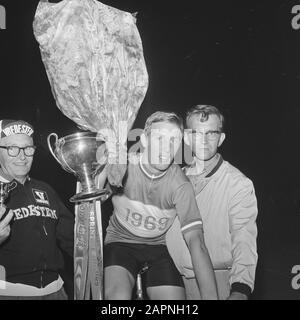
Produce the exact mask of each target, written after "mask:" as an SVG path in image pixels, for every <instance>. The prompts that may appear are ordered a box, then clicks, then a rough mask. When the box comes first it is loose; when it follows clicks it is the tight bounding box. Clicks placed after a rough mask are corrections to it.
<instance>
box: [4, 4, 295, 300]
mask: <svg viewBox="0 0 300 320" xmlns="http://www.w3.org/2000/svg"><path fill="white" fill-rule="evenodd" d="M51 2H59V1H51ZM102 2H103V3H105V4H107V5H111V6H114V7H117V8H119V9H121V10H125V11H128V12H138V16H137V26H138V29H139V32H140V35H141V38H142V41H143V47H144V56H145V60H146V64H147V69H148V73H149V81H150V84H149V89H148V92H147V95H146V98H145V100H144V102H143V104H142V106H141V108H140V111H139V114H138V117H137V119H136V122H135V124H134V128H142V127H143V125H144V122H145V119H146V118H147V117H148V116H149V115H150V114H151V113H153V112H154V111H157V110H161V109H164V110H169V111H176V112H177V113H179V114H180V115H182V116H184V114H185V111H186V110H187V108H189V107H191V106H192V105H194V104H213V105H216V106H218V107H220V108H221V109H222V110H223V112H224V114H225V116H226V119H227V139H226V141H225V143H224V144H223V146H222V149H221V152H222V154H223V157H224V158H225V159H226V160H228V161H230V162H231V163H232V164H233V165H235V166H237V167H238V168H239V169H240V170H241V171H243V172H244V173H245V174H246V175H247V176H248V177H250V178H251V179H252V180H253V182H254V185H255V188H256V194H257V198H258V205H259V216H258V220H257V222H258V231H259V237H258V253H259V263H258V267H257V276H256V288H255V291H254V294H253V298H255V299H299V298H300V289H299V290H295V289H293V288H292V285H291V281H292V278H293V277H294V275H293V274H292V273H291V270H292V267H293V266H294V265H300V233H299V231H298V230H299V228H300V197H299V195H300V182H299V171H300V170H299V160H300V155H299V151H298V148H299V143H298V142H299V138H298V137H299V133H298V130H299V120H300V108H299V94H300V90H299V86H300V29H299V30H294V29H293V28H292V25H291V20H292V18H293V16H294V15H293V14H292V13H291V10H292V8H293V6H295V5H297V4H300V1H296V0H295V1H290V0H289V1H284V0H282V1H263V0H260V1H255V0H252V1H247V0H243V1H227V0H223V1H222V0H220V1H200V0H198V1H189V0H185V1H182V2H181V3H180V2H175V1H169V0H163V1H149V0H148V1H146V0H132V1H130V0H115V1H113V0H111V1H109V0H107V1H102ZM37 4H38V0H26V1H24V0H23V1H22V0H19V1H17V0H9V1H1V0H0V5H3V6H5V8H6V18H7V26H6V30H0V119H5V118H12V119H14V118H15V119H24V120H27V121H29V122H30V123H32V124H33V125H34V126H35V129H36V132H37V135H36V143H37V145H38V151H37V154H36V156H35V161H34V165H33V168H32V176H34V177H36V178H39V179H42V180H45V181H47V182H49V183H50V184H51V185H52V186H53V187H54V188H55V189H56V190H57V191H58V193H59V194H60V195H61V197H62V199H63V200H64V202H65V203H66V205H67V206H68V207H69V208H70V209H72V210H73V208H72V205H71V204H70V203H68V199H69V197H70V196H71V195H73V194H74V192H75V178H74V177H73V176H72V175H70V174H68V173H66V172H65V171H63V169H61V168H60V166H59V164H58V163H56V161H55V160H54V158H53V157H52V156H51V154H50V152H49V151H48V148H47V145H46V137H47V135H48V134H49V133H51V132H56V133H57V134H58V136H59V137H60V136H65V135H67V134H70V133H74V132H76V131H78V129H77V127H76V125H75V123H73V122H72V121H71V120H69V119H68V118H66V117H65V116H64V115H63V114H62V113H61V112H60V110H59V109H58V108H57V107H56V105H55V100H54V98H53V96H52V93H51V89H50V85H49V82H48V79H47V76H46V72H45V69H44V66H43V63H42V61H41V57H40V52H39V47H38V44H37V42H36V40H35V38H34V36H33V31H32V22H33V19H34V14H35V10H36V7H37ZM109 207H110V205H109V203H107V204H105V206H104V208H103V214H104V220H105V215H107V214H108V212H109ZM104 222H105V221H104ZM67 265H69V269H70V263H68V264H67ZM71 267H72V266H71ZM67 275H68V273H67ZM299 282H300V281H299Z"/></svg>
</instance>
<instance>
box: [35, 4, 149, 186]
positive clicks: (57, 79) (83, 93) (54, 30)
mask: <svg viewBox="0 0 300 320" xmlns="http://www.w3.org/2000/svg"><path fill="white" fill-rule="evenodd" d="M33 29H34V35H35V37H36V39H37V41H38V43H39V45H40V50H41V56H42V60H43V62H44V65H45V69H46V72H47V75H48V79H49V82H50V85H51V89H52V92H53V95H54V98H55V100H56V104H57V107H58V108H59V109H60V110H61V111H62V112H63V114H65V115H66V116H67V117H68V118H70V119H71V120H73V121H74V122H75V123H76V124H77V125H78V126H79V127H80V128H83V129H86V130H90V131H92V132H97V133H98V134H99V135H100V137H102V138H104V139H105V140H106V141H107V144H106V145H107V150H108V168H107V171H108V180H109V182H110V183H111V184H112V185H115V186H121V182H122V178H123V175H124V173H125V171H126V165H127V162H126V161H125V163H124V159H126V155H127V147H126V141H127V134H128V131H129V130H130V129H131V127H132V125H133V122H134V120H135V118H136V115H137V112H138V110H139V108H140V106H141V104H142V102H143V100H144V97H145V95H146V91H147V88H148V74H147V70H146V65H145V61H144V56H143V47H142V42H141V38H140V35H139V32H138V30H137V27H136V19H135V17H134V15H132V14H130V13H127V12H124V11H121V10H118V9H116V8H113V7H110V6H107V5H105V4H102V3H101V2H98V1H95V0H64V1H61V2H59V3H56V4H54V3H49V2H48V1H46V0H44V1H40V3H39V5H38V7H37V10H36V14H35V19H34V23H33ZM120 160H121V161H120Z"/></svg>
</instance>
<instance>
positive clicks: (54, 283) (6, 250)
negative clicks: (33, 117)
mask: <svg viewBox="0 0 300 320" xmlns="http://www.w3.org/2000/svg"><path fill="white" fill-rule="evenodd" d="M32 134H33V128H32V126H31V125H30V124H28V123H26V122H24V121H22V120H18V121H15V120H2V121H0V164H1V169H0V177H1V178H0V179H1V181H3V182H11V186H12V190H11V191H10V194H9V198H8V201H6V202H5V206H6V208H7V209H6V208H5V207H4V208H0V220H1V221H0V300H1V299H47V300H48V299H49V300H58V299H59V300H62V299H67V296H66V294H65V292H64V289H63V281H62V279H61V277H60V276H59V273H58V271H59V270H60V269H62V268H63V257H62V253H61V252H60V249H59V247H58V245H59V246H60V248H62V249H63V250H65V251H66V252H67V253H68V254H70V255H71V256H72V255H73V231H74V216H73V214H71V213H70V212H69V211H68V210H67V208H66V207H65V206H64V205H63V203H62V202H61V200H60V199H59V197H58V196H57V194H56V192H55V191H54V190H53V189H52V188H51V187H50V186H49V185H48V184H46V183H44V182H42V181H38V180H35V179H32V178H30V177H29V175H28V174H29V171H30V168H31V164H32V161H33V155H34V152H35V147H34V145H33V139H32ZM9 209H10V210H9ZM7 212H8V214H7V215H6V213H7Z"/></svg>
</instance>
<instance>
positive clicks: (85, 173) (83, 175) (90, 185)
mask: <svg viewBox="0 0 300 320" xmlns="http://www.w3.org/2000/svg"><path fill="white" fill-rule="evenodd" d="M91 176H92V173H91V170H90V168H89V166H88V165H87V164H86V163H83V165H82V171H81V172H80V173H78V178H79V180H80V181H81V187H82V192H83V193H92V192H95V191H96V185H95V182H94V179H92V178H91Z"/></svg>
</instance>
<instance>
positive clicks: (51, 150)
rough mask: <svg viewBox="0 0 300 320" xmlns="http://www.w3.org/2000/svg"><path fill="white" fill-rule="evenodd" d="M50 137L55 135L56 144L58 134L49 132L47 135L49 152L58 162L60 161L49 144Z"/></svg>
mask: <svg viewBox="0 0 300 320" xmlns="http://www.w3.org/2000/svg"><path fill="white" fill-rule="evenodd" d="M51 137H55V144H56V143H57V140H58V136H57V134H56V133H53V132H52V133H50V134H49V136H48V137H47V143H48V148H49V150H50V152H51V154H52V155H53V157H54V159H55V160H56V161H57V162H58V163H60V161H59V160H58V159H57V157H56V155H55V153H54V152H53V149H52V145H51Z"/></svg>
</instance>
